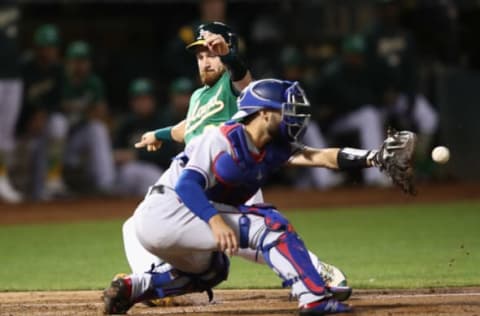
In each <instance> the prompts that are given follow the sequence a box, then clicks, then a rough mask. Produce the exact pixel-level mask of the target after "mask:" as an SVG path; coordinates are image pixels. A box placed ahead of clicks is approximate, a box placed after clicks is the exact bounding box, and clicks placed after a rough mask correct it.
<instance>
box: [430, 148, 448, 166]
mask: <svg viewBox="0 0 480 316" xmlns="http://www.w3.org/2000/svg"><path fill="white" fill-rule="evenodd" d="M432 159H433V161H435V162H436V163H440V164H444V163H447V162H448V160H449V159H450V150H448V148H447V147H445V146H438V147H435V148H434V149H433V150H432Z"/></svg>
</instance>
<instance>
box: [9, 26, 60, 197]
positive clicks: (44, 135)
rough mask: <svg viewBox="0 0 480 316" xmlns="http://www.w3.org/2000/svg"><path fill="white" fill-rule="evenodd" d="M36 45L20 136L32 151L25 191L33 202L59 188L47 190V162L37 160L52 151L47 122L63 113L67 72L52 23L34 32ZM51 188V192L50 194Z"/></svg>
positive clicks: (26, 73) (27, 67)
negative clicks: (63, 84)
mask: <svg viewBox="0 0 480 316" xmlns="http://www.w3.org/2000/svg"><path fill="white" fill-rule="evenodd" d="M33 45H34V49H33V54H32V55H30V56H28V57H27V60H26V61H25V63H24V64H23V67H22V79H23V83H24V96H23V107H22V111H21V115H20V119H19V123H18V124H17V133H18V135H19V137H20V140H21V143H22V144H23V145H25V146H26V147H27V148H30V149H31V151H30V153H31V154H30V155H29V156H30V159H29V162H28V165H29V166H30V167H31V168H32V169H31V170H32V171H31V172H27V174H28V175H29V178H30V183H27V184H26V186H27V187H26V191H27V193H29V195H31V197H32V198H33V199H42V198H47V197H51V196H52V195H54V194H55V187H56V188H58V183H55V184H53V185H51V186H48V185H47V188H45V185H44V181H45V172H46V170H47V163H48V162H47V161H46V159H38V158H39V157H45V155H46V153H44V151H45V150H46V149H47V148H50V147H49V145H50V144H49V137H48V136H49V135H48V130H47V125H48V120H49V119H50V117H51V116H52V114H53V113H58V111H59V110H60V102H61V97H62V83H63V76H64V69H63V65H62V63H61V60H60V53H59V45H60V35H59V32H58V29H57V28H56V27H55V26H54V25H51V24H45V25H41V26H40V27H38V28H37V29H36V30H35V32H34V36H33ZM27 150H28V149H27ZM49 188H50V189H52V190H51V191H48V189H49ZM57 193H58V192H57Z"/></svg>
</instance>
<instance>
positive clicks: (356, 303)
mask: <svg viewBox="0 0 480 316" xmlns="http://www.w3.org/2000/svg"><path fill="white" fill-rule="evenodd" d="M100 295H101V293H100V292H99V291H81V292H27V293H26V292H18V293H0V315H9V316H10V315H11V316H13V315H100V314H101V310H102V303H101V301H100ZM350 304H351V305H352V306H353V308H354V313H353V315H369V316H372V315H373V316H380V315H381V316H384V315H385V316H395V315H456V316H463V315H468V316H474V315H477V316H480V288H464V289H448V290H445V289H437V290H433V289H431V290H424V291H387V290H384V291H381V292H380V291H358V292H356V293H354V295H353V296H352V298H351V299H350ZM296 311H297V306H296V303H295V302H292V301H289V300H288V292H287V291H286V290H217V291H216V292H215V303H214V304H209V303H208V302H207V298H206V295H205V294H194V295H188V296H185V297H181V298H176V301H175V306H168V307H155V308H150V307H146V306H144V305H141V304H137V305H136V306H135V307H134V308H133V309H131V310H130V312H129V315H177V314H192V315H193V314H194V315H200V316H202V315H205V316H206V315H218V316H220V315H248V316H253V315H276V316H284V315H295V313H296Z"/></svg>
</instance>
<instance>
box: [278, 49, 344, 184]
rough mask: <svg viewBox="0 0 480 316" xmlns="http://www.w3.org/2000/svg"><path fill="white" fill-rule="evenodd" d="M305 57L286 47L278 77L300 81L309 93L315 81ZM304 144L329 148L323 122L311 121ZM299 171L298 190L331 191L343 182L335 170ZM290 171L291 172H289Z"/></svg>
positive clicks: (316, 109) (316, 105)
mask: <svg viewBox="0 0 480 316" xmlns="http://www.w3.org/2000/svg"><path fill="white" fill-rule="evenodd" d="M305 62H306V60H305V56H304V55H303V53H302V52H301V51H300V50H299V49H298V48H297V47H295V46H287V47H285V48H284V49H283V50H282V52H281V54H280V69H281V73H280V74H279V76H278V77H280V78H284V79H286V80H290V81H298V82H300V83H302V86H305V87H306V89H307V91H308V90H312V91H314V87H313V86H312V84H313V80H312V78H310V75H309V73H308V72H307V69H306V65H305ZM319 110H321V109H319V106H318V104H313V105H312V111H314V112H315V111H319ZM303 142H304V143H305V145H307V146H311V147H315V148H326V147H328V142H327V139H326V138H325V136H324V133H323V130H322V129H321V122H318V121H316V120H310V122H309V123H308V128H307V129H306V132H305V135H304V137H303ZM298 169H299V170H292V171H291V172H295V171H296V172H295V173H294V175H293V177H292V178H293V181H292V182H293V183H294V184H295V186H296V187H297V188H301V189H305V188H312V187H313V188H317V189H322V190H325V189H329V188H332V187H335V186H337V185H339V184H340V183H341V182H342V180H343V179H342V177H341V176H340V175H339V174H338V173H337V172H336V171H333V170H330V169H327V168H309V169H307V168H298ZM289 171H290V170H289Z"/></svg>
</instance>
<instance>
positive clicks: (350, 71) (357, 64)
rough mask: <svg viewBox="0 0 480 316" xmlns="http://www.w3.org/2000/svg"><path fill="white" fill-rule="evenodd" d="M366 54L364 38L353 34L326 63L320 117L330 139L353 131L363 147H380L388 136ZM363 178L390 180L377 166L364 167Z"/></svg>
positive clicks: (374, 182) (320, 87) (320, 91)
mask: <svg viewBox="0 0 480 316" xmlns="http://www.w3.org/2000/svg"><path fill="white" fill-rule="evenodd" d="M364 53H365V42H364V39H363V37H361V36H360V35H350V36H347V37H346V38H345V39H344V40H343V43H342V50H341V55H340V56H339V57H338V58H335V59H333V60H331V61H330V62H328V63H327V64H326V65H325V67H324V68H323V72H322V74H321V76H320V80H319V82H318V84H317V87H316V89H314V91H315V93H316V94H317V96H316V102H318V103H319V104H318V107H319V109H318V111H319V113H317V120H319V122H320V126H321V128H322V131H324V132H325V133H326V135H327V136H328V139H332V138H336V137H337V138H338V136H339V135H345V134H349V135H352V133H353V136H355V137H358V142H359V147H362V148H378V147H379V146H380V145H381V144H382V142H383V139H384V132H383V131H384V126H383V118H382V114H381V112H380V111H379V109H378V107H377V106H375V91H374V89H373V87H372V85H371V81H370V80H369V69H368V66H367V64H366V62H365V55H364ZM363 180H364V182H365V183H366V184H367V185H388V184H389V183H390V182H389V181H388V179H387V177H386V176H385V175H384V174H382V173H381V172H380V170H379V169H376V168H370V169H364V170H363Z"/></svg>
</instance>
